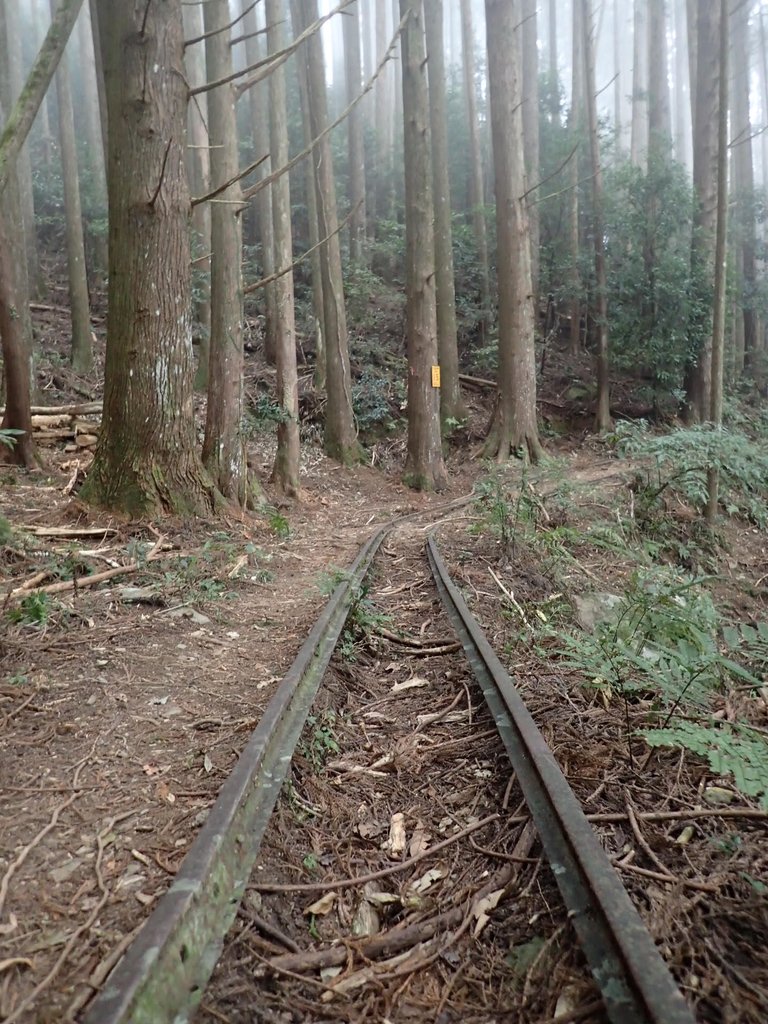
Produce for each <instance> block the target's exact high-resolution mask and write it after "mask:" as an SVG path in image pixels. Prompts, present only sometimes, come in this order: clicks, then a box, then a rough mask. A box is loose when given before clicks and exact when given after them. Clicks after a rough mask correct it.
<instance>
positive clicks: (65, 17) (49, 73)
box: [0, 0, 83, 192]
mask: <svg viewBox="0 0 768 1024" xmlns="http://www.w3.org/2000/svg"><path fill="white" fill-rule="evenodd" d="M82 2H83V0H61V4H60V6H59V9H58V10H57V11H56V16H55V18H54V19H53V21H52V22H51V26H50V28H49V29H48V33H47V35H46V37H45V40H44V42H43V45H42V46H41V47H40V52H39V53H38V55H37V57H36V59H35V63H34V64H33V65H32V68H31V70H30V72H29V74H28V75H27V81H26V82H25V84H24V88H23V89H22V90H21V94H20V95H19V98H18V100H17V101H16V103H15V104H14V107H13V109H12V110H11V111H10V113H9V114H8V119H7V121H6V123H5V127H4V128H3V133H2V135H0V192H2V191H3V189H4V188H5V186H6V183H7V181H8V175H9V174H10V172H11V169H12V168H13V167H15V166H16V160H17V159H18V155H19V152H20V150H21V148H22V146H23V145H24V143H25V141H26V138H27V135H29V130H30V128H31V127H32V123H33V122H34V120H35V115H36V114H37V111H38V110H39V109H40V104H41V103H42V101H43V97H44V96H45V94H46V92H47V91H48V86H49V85H50V84H51V79H52V78H53V75H54V72H55V71H56V67H57V65H58V63H59V60H60V59H61V55H62V53H64V48H65V47H66V45H67V40H68V39H69V36H70V34H71V32H72V29H73V27H74V24H75V21H77V15H78V12H79V10H80V7H81V5H82Z"/></svg>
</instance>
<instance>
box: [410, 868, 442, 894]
mask: <svg viewBox="0 0 768 1024" xmlns="http://www.w3.org/2000/svg"><path fill="white" fill-rule="evenodd" d="M445 875H446V872H445V871H443V870H442V868H430V869H429V871H427V873H426V874H424V875H422V876H421V878H417V879H416V881H415V882H412V883H411V884H410V886H409V888H410V889H412V890H413V892H418V893H422V892H426V891H427V889H431V888H432V886H433V885H434V884H435V882H439V881H440V879H441V878H445Z"/></svg>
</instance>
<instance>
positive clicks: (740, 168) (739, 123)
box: [730, 0, 757, 370]
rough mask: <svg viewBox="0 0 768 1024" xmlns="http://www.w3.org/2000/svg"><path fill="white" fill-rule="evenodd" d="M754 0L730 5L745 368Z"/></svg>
mask: <svg viewBox="0 0 768 1024" xmlns="http://www.w3.org/2000/svg"><path fill="white" fill-rule="evenodd" d="M751 8H752V4H751V3H749V2H748V0H741V2H739V3H736V4H735V5H733V6H732V8H731V27H730V32H731V43H732V49H733V54H734V62H733V64H734V66H733V100H732V103H731V147H732V152H733V191H734V197H735V199H736V204H737V207H738V223H737V242H736V244H737V245H738V246H739V248H740V253H739V261H738V262H739V264H740V266H741V271H742V282H741V285H742V294H741V306H742V317H743V324H744V369H745V370H750V369H752V368H753V364H754V356H755V350H756V347H757V316H756V313H755V289H756V280H757V273H756V266H755V261H756V257H755V250H756V239H755V214H754V192H755V175H754V167H753V163H752V125H751V119H750V111H749V104H750V46H749V14H750V10H751Z"/></svg>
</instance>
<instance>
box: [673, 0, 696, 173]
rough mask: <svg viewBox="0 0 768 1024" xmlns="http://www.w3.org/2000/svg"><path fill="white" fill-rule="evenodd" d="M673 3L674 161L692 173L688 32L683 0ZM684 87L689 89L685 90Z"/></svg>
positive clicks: (675, 0)
mask: <svg viewBox="0 0 768 1024" xmlns="http://www.w3.org/2000/svg"><path fill="white" fill-rule="evenodd" d="M674 2H675V150H674V151H675V159H676V160H677V161H678V163H681V164H683V165H684V166H685V167H686V168H687V169H688V171H689V172H692V171H693V153H692V130H691V124H692V118H691V99H690V96H689V90H690V72H689V65H690V61H689V59H688V32H687V26H686V5H685V3H684V0H674ZM686 85H687V86H688V87H689V88H688V89H686Z"/></svg>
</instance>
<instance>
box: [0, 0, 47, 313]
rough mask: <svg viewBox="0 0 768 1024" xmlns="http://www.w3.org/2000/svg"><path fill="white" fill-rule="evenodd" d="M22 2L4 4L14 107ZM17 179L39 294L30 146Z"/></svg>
mask: <svg viewBox="0 0 768 1024" xmlns="http://www.w3.org/2000/svg"><path fill="white" fill-rule="evenodd" d="M19 14H20V11H19V5H18V4H17V3H7V4H5V6H4V10H3V17H4V18H5V33H6V39H7V57H8V67H7V74H8V82H9V85H10V96H8V97H5V96H4V97H3V106H4V107H5V109H6V110H10V109H11V104H12V103H15V102H16V100H17V99H18V96H19V94H20V92H21V90H22V88H23V86H24V74H23V69H22V63H21V58H22V31H21V25H20V21H19ZM16 180H17V182H18V188H19V198H20V200H21V222H22V225H23V229H24V250H25V252H26V254H27V281H28V282H29V290H30V293H31V294H34V295H35V296H36V297H37V298H41V297H42V296H43V295H44V294H45V282H44V281H43V278H42V275H41V272H40V259H39V256H38V253H37V227H36V224H35V204H34V200H33V197H32V164H31V161H30V157H29V146H27V145H24V146H22V148H21V150H20V151H19V155H18V157H17V159H16Z"/></svg>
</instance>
